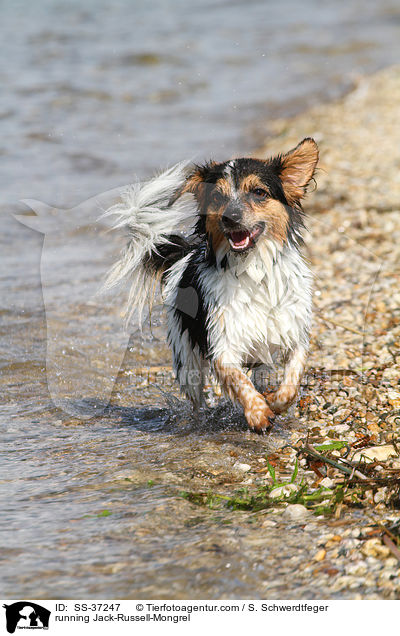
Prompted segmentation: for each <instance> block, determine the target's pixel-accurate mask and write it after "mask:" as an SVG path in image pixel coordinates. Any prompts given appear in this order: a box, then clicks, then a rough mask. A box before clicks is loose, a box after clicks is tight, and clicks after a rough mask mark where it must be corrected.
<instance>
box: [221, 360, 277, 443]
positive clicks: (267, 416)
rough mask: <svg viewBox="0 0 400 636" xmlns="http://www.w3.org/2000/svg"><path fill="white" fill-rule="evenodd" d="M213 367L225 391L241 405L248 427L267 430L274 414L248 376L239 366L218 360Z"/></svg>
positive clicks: (259, 430) (258, 431)
mask: <svg viewBox="0 0 400 636" xmlns="http://www.w3.org/2000/svg"><path fill="white" fill-rule="evenodd" d="M214 369H215V373H216V376H217V378H218V381H219V382H220V384H221V386H222V388H223V390H224V391H225V393H227V395H228V396H229V397H230V398H231V400H233V401H237V402H239V404H241V406H242V407H243V410H244V415H245V417H246V420H247V423H248V425H249V427H250V428H251V429H252V430H253V431H255V432H256V433H264V432H265V431H267V430H268V429H269V428H270V427H271V426H272V423H273V419H274V417H275V415H274V413H273V412H272V411H271V409H270V407H269V406H268V404H267V403H266V401H265V399H264V397H263V396H262V395H261V393H259V392H258V391H257V390H256V389H255V387H254V385H253V383H252V382H251V380H250V378H248V377H247V375H246V374H245V373H244V371H242V369H241V368H240V367H238V366H234V365H229V364H225V363H223V362H222V361H220V360H217V361H216V362H215V363H214Z"/></svg>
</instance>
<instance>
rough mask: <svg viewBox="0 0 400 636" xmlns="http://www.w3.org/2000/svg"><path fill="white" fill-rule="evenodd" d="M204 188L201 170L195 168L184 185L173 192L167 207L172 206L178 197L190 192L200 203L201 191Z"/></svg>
mask: <svg viewBox="0 0 400 636" xmlns="http://www.w3.org/2000/svg"><path fill="white" fill-rule="evenodd" d="M203 187H204V175H203V173H202V170H201V168H196V169H195V170H194V171H193V172H191V173H190V174H189V175H188V177H187V179H186V181H185V183H184V184H183V185H182V186H181V187H180V188H179V189H178V190H177V191H176V192H175V194H174V195H173V196H172V197H171V199H170V201H169V205H173V204H174V203H175V201H177V199H179V197H181V196H182V195H183V194H186V192H190V193H191V194H194V195H195V197H196V199H197V200H198V201H199V202H200V201H201V199H202V196H201V195H202V189H203Z"/></svg>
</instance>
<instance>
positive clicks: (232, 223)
mask: <svg viewBox="0 0 400 636" xmlns="http://www.w3.org/2000/svg"><path fill="white" fill-rule="evenodd" d="M242 220H243V213H242V210H241V209H240V208H239V207H238V206H231V205H228V207H227V208H226V210H225V212H224V213H223V215H222V218H221V221H222V224H223V225H224V226H225V227H226V228H227V229H232V228H235V227H237V226H238V225H240V224H241V223H242Z"/></svg>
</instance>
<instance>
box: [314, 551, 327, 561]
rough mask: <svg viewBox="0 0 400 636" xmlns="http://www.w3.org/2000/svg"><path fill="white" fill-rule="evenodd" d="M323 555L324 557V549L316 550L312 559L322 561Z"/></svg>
mask: <svg viewBox="0 0 400 636" xmlns="http://www.w3.org/2000/svg"><path fill="white" fill-rule="evenodd" d="M325 557H326V550H324V549H322V550H318V552H317V553H316V555H315V557H314V561H323V560H324V559H325Z"/></svg>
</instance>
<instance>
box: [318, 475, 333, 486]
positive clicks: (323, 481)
mask: <svg viewBox="0 0 400 636" xmlns="http://www.w3.org/2000/svg"><path fill="white" fill-rule="evenodd" d="M319 485H320V486H323V487H324V488H333V487H334V485H335V482H334V481H333V479H330V478H329V477H324V479H321V481H320V482H319Z"/></svg>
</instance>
